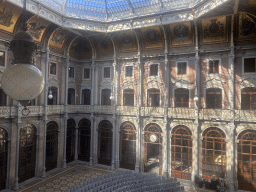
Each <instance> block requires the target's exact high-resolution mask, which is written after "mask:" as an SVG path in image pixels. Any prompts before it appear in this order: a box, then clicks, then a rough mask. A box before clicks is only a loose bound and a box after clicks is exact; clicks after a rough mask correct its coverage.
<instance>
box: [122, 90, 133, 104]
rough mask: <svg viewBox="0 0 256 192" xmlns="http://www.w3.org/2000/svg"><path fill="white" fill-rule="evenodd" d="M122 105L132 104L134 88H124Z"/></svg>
mask: <svg viewBox="0 0 256 192" xmlns="http://www.w3.org/2000/svg"><path fill="white" fill-rule="evenodd" d="M124 106H134V90H133V89H125V90H124Z"/></svg>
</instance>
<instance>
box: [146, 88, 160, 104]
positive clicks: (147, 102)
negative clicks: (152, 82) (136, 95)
mask: <svg viewBox="0 0 256 192" xmlns="http://www.w3.org/2000/svg"><path fill="white" fill-rule="evenodd" d="M150 89H156V90H159V105H158V106H153V107H161V90H160V89H159V88H148V89H146V90H147V101H146V106H147V107H152V106H149V92H148V91H149V90H150Z"/></svg>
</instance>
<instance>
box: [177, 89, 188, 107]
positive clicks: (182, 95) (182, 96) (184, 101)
mask: <svg viewBox="0 0 256 192" xmlns="http://www.w3.org/2000/svg"><path fill="white" fill-rule="evenodd" d="M188 106H189V90H188V89H182V88H179V89H175V107H188Z"/></svg>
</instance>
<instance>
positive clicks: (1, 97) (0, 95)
mask: <svg viewBox="0 0 256 192" xmlns="http://www.w3.org/2000/svg"><path fill="white" fill-rule="evenodd" d="M0 106H6V94H5V93H4V91H3V89H0Z"/></svg>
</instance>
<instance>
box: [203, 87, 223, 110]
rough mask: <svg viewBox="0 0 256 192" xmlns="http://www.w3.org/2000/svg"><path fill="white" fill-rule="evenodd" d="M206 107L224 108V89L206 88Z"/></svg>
mask: <svg viewBox="0 0 256 192" xmlns="http://www.w3.org/2000/svg"><path fill="white" fill-rule="evenodd" d="M206 108H207V109H221V108H222V91H221V89H218V88H209V89H206Z"/></svg>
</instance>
